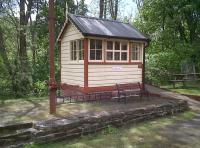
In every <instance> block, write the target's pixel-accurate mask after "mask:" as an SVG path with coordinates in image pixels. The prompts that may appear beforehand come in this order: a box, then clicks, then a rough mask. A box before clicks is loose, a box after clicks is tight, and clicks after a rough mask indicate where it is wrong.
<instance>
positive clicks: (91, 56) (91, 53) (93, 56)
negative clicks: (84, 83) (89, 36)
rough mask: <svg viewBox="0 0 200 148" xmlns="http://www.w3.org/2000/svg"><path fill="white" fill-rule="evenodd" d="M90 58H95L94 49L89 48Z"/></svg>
mask: <svg viewBox="0 0 200 148" xmlns="http://www.w3.org/2000/svg"><path fill="white" fill-rule="evenodd" d="M90 60H95V50H90Z"/></svg>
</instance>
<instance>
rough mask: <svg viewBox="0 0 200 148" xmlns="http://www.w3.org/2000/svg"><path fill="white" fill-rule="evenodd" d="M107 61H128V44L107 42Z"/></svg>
mask: <svg viewBox="0 0 200 148" xmlns="http://www.w3.org/2000/svg"><path fill="white" fill-rule="evenodd" d="M113 45H114V50H113ZM106 60H108V61H113V62H114V61H128V42H119V41H107V49H106Z"/></svg>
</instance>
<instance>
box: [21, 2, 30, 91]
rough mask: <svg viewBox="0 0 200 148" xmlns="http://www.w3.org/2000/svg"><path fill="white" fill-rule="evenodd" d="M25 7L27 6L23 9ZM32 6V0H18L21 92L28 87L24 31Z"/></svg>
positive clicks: (28, 68)
mask: <svg viewBox="0 0 200 148" xmlns="http://www.w3.org/2000/svg"><path fill="white" fill-rule="evenodd" d="M25 7H26V8H27V9H26V10H25ZM32 7H33V0H28V1H26V0H20V2H19V8H20V31H19V60H20V67H21V77H22V78H21V86H24V87H22V88H25V89H24V90H22V91H23V93H25V92H27V90H29V89H30V85H31V82H30V67H29V66H30V65H29V61H28V55H27V41H26V31H27V29H26V28H27V25H28V20H29V19H30V16H31V10H32Z"/></svg>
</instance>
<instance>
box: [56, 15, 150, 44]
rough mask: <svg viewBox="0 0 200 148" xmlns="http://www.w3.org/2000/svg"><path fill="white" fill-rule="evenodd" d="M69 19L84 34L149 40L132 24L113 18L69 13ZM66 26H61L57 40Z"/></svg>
mask: <svg viewBox="0 0 200 148" xmlns="http://www.w3.org/2000/svg"><path fill="white" fill-rule="evenodd" d="M68 16H69V20H70V21H71V22H72V23H73V24H74V25H75V26H76V27H77V29H79V30H80V32H81V33H82V34H83V35H84V36H97V37H107V38H120V39H134V40H144V41H149V38H148V37H147V36H145V35H144V34H143V33H141V32H140V31H139V30H138V29H136V28H135V27H134V26H132V25H130V24H128V23H123V22H119V21H114V20H107V19H99V18H95V17H88V16H80V15H74V14H69V15H68ZM66 26H67V23H65V25H64V26H63V28H62V30H61V32H60V34H59V36H58V40H59V39H61V38H62V34H63V32H64V30H65V28H66Z"/></svg>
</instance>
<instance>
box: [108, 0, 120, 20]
mask: <svg viewBox="0 0 200 148" xmlns="http://www.w3.org/2000/svg"><path fill="white" fill-rule="evenodd" d="M109 8H110V15H111V18H112V19H113V20H116V19H117V16H118V9H119V0H109Z"/></svg>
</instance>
